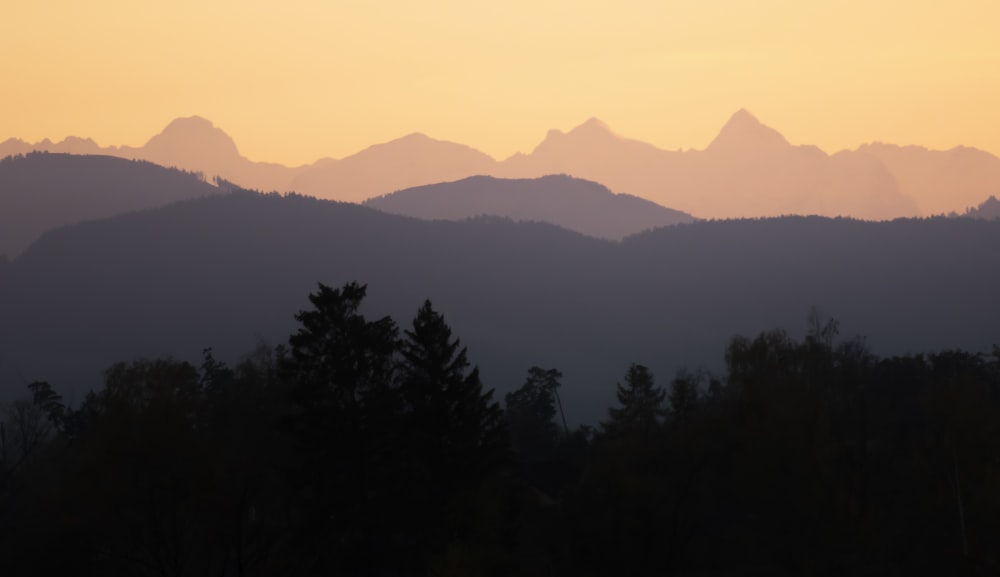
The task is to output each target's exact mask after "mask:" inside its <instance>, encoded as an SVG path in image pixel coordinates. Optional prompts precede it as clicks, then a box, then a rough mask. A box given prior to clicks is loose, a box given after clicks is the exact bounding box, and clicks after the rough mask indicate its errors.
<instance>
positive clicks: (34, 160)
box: [0, 153, 219, 257]
mask: <svg viewBox="0 0 1000 577" xmlns="http://www.w3.org/2000/svg"><path fill="white" fill-rule="evenodd" d="M218 193H219V189H218V188H217V187H215V186H213V185H211V184H208V183H207V182H204V181H203V180H201V179H200V178H199V177H198V176H197V175H194V174H191V173H187V172H183V171H180V170H175V169H167V168H163V167H162V166H158V165H155V164H152V163H149V162H137V161H130V160H123V159H120V158H114V157H110V156H81V155H70V154H49V153H30V154H28V155H26V156H11V157H7V158H5V159H2V160H0V254H7V255H9V256H11V257H14V256H16V255H18V254H19V253H20V252H21V251H23V250H24V249H25V248H26V247H27V246H28V245H29V244H30V243H31V242H33V241H34V240H35V239H36V238H38V237H39V236H40V235H41V234H42V233H44V232H45V231H47V230H49V229H52V228H56V227H59V226H64V225H67V224H74V223H77V222H81V221H84V220H90V219H95V218H104V217H108V216H113V215H116V214H121V213H123V212H130V211H135V210H141V209H145V208H153V207H157V206H162V205H165V204H170V203H172V202H175V201H178V200H182V199H186V198H195V197H199V196H206V195H211V194H218Z"/></svg>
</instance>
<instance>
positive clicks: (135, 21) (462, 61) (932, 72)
mask: <svg viewBox="0 0 1000 577" xmlns="http://www.w3.org/2000/svg"><path fill="white" fill-rule="evenodd" d="M998 29H1000V2H998V1H997V0H953V1H951V2H947V3H945V2H940V1H935V2H927V1H923V0H839V1H836V2H834V1H827V0H810V1H808V2H803V1H802V0H753V1H751V0H684V1H675V0H615V1H613V2H611V1H607V0H600V1H592V0H572V1H570V0H504V1H503V2H495V1H492V0H489V1H485V0H475V1H471V2H470V1H469V0H420V1H419V2H418V1H415V0H382V1H381V2H371V1H368V0H281V1H277V0H266V1H265V0H171V1H170V2H162V1H156V2H154V1H151V0H89V1H88V2H79V1H78V0H47V1H44V2H9V3H6V5H5V6H4V9H3V17H2V19H0V78H2V79H3V88H2V89H0V141H2V140H4V139H6V138H9V137H17V138H22V139H24V140H28V141H32V142H33V141H37V140H41V139H43V138H51V139H53V140H61V139H62V138H65V137H66V136H69V135H75V136H83V137H91V138H93V139H95V140H96V141H97V142H98V143H99V144H101V145H102V146H107V145H132V146H138V145H141V144H143V143H145V141H146V140H148V139H149V138H150V137H151V136H152V135H154V134H156V133H158V132H160V131H161V130H162V129H163V128H164V127H165V126H166V125H167V123H169V122H170V121H171V120H172V119H174V118H177V117H184V116H192V115H198V116H202V117H205V118H208V119H209V120H211V121H212V122H213V123H214V124H215V125H216V126H218V127H220V128H222V129H223V130H225V131H226V132H227V133H229V134H230V136H232V137H233V138H234V140H235V141H236V142H237V144H238V146H239V148H240V150H241V152H242V153H243V154H244V155H246V156H248V157H250V158H251V159H253V160H266V161H273V162H281V163H283V164H289V165H298V164H304V163H308V162H312V161H314V160H316V159H318V158H321V157H328V156H329V157H336V158H340V157H343V156H346V155H348V154H352V153H354V152H357V151H358V150H360V149H362V148H364V147H366V146H369V145H371V144H375V143H378V142H385V141H388V140H392V139H394V138H398V137H400V136H403V135H405V134H408V133H411V132H423V133H425V134H427V135H429V136H432V137H434V138H438V139H442V140H450V141H455V142H461V143H463V144H468V145H470V146H473V147H474V148H477V149H479V150H482V151H483V152H486V153H487V154H490V155H491V156H494V157H495V158H498V159H503V158H506V157H507V156H509V155H511V154H513V153H514V152H517V151H523V152H530V151H531V150H532V149H533V148H534V146H536V145H537V144H538V143H539V142H540V141H541V140H542V139H543V138H544V136H545V134H546V132H547V131H548V130H549V129H560V130H564V131H565V130H569V129H571V128H573V127H574V126H576V125H578V124H581V123H582V122H584V121H585V120H586V119H588V118H590V117H598V118H600V119H602V120H603V121H604V122H605V123H606V124H608V125H609V126H610V127H611V128H612V129H613V130H615V131H616V132H618V133H619V134H621V135H624V136H627V137H630V138H635V139H638V140H643V141H646V142H650V143H652V144H655V145H657V146H659V147H661V148H665V149H678V148H685V149H686V148H704V147H705V146H706V145H707V144H708V143H709V142H710V141H711V139H712V137H713V136H714V135H715V134H716V133H717V132H718V130H719V129H720V128H721V126H722V125H723V124H724V123H725V121H726V119H727V118H728V117H729V116H730V115H731V114H732V113H733V112H735V111H736V110H738V109H740V108H746V109H748V110H750V111H751V112H753V113H754V114H755V115H756V116H757V117H758V118H759V119H760V120H761V121H762V122H764V123H765V124H768V125H769V126H772V127H774V128H776V129H777V130H779V131H780V132H781V133H782V134H784V135H785V136H786V138H788V139H789V140H790V141H791V142H792V143H795V144H815V145H817V146H819V147H820V148H823V149H824V150H826V151H827V152H835V151H837V150H841V149H845V148H855V147H857V146H858V145H860V144H862V143H865V142H871V141H882V142H893V143H897V144H919V145H924V146H928V147H930V148H936V149H947V148H951V147H953V146H956V145H966V146H974V147H977V148H982V149H984V150H988V151H990V152H992V153H994V154H998V155H1000V112H998V108H1000V33H997V30H998Z"/></svg>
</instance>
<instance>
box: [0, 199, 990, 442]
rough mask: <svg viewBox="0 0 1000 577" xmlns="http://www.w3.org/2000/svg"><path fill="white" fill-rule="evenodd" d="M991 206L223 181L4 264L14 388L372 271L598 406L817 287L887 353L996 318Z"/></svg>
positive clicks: (410, 304)
mask: <svg viewBox="0 0 1000 577" xmlns="http://www.w3.org/2000/svg"><path fill="white" fill-rule="evenodd" d="M998 248H1000V223H994V222H985V221H979V220H971V219H945V218H940V219H930V220H900V221H894V222H886V223H871V222H860V221H854V220H846V219H824V218H818V217H815V218H802V217H794V218H781V219H770V220H743V221H722V222H698V223H694V224H687V225H679V226H675V227H669V228H665V229H660V230H656V231H653V232H649V233H645V234H642V235H638V236H634V237H630V238H627V239H625V240H624V241H623V242H622V243H612V242H607V241H601V240H597V239H593V238H589V237H585V236H582V235H579V234H576V233H573V232H569V231H566V230H563V229H560V228H558V227H555V226H551V225H546V224H537V223H515V222H512V221H509V220H505V219H498V218H480V219H473V220H470V221H463V222H448V221H435V222H431V221H421V220H416V219H410V218H405V217H400V216H393V215H386V214H382V213H379V212H377V211H375V210H373V209H369V208H366V207H362V206H358V205H351V204H340V203H333V202H328V201H318V200H314V199H310V198H305V197H300V196H294V195H293V196H288V197H281V196H277V195H257V194H252V193H233V194H229V195H220V196H214V197H207V198H203V199H198V200H191V201H185V202H180V203H176V204H173V205H170V206H166V207H162V208H159V209H154V210H149V211H145V212H140V213H133V214H127V215H123V216H119V217H114V218H110V219H107V220H102V221H93V222H88V223H84V224H79V225H75V226H71V227H66V228H62V229H59V230H57V231H54V232H52V233H49V234H47V235H46V236H44V237H43V238H42V239H41V240H40V241H39V242H37V243H36V244H35V245H33V246H32V247H31V248H30V249H29V250H28V251H27V252H25V253H24V254H23V255H22V256H20V257H19V258H17V259H15V260H14V261H12V262H11V263H9V264H8V265H7V266H6V267H5V268H6V270H0V273H2V276H0V318H3V319H4V322H3V323H2V324H0V377H2V379H3V382H2V387H3V389H2V390H3V391H4V395H5V396H10V395H13V394H15V393H16V392H17V391H19V390H21V389H22V388H23V386H24V384H26V383H27V382H30V381H31V380H35V379H47V380H49V381H51V382H53V383H54V384H56V385H57V386H58V387H61V388H62V389H63V390H64V391H65V390H70V389H72V390H73V391H75V392H74V393H73V394H75V395H76V398H77V399H79V398H80V396H81V395H82V394H83V391H84V390H85V389H87V388H90V387H94V386H98V385H99V384H100V382H101V375H100V371H101V370H103V369H104V368H105V367H107V366H108V365H109V364H110V363H112V362H114V361H117V360H128V359H132V358H135V357H137V356H146V357H152V356H162V355H174V356H176V357H179V358H184V359H189V360H193V361H196V360H197V359H198V358H200V352H201V349H202V348H204V347H209V346H211V347H214V349H215V351H216V355H217V356H218V357H220V358H227V359H233V358H235V357H236V356H238V355H240V354H242V353H245V352H247V351H249V350H250V349H251V347H252V346H253V345H254V344H255V342H256V341H257V340H261V339H263V340H266V341H267V342H269V343H270V344H272V345H274V344H279V343H282V342H285V340H286V339H287V337H288V335H289V334H290V333H291V332H292V330H293V329H294V328H295V322H294V320H293V315H294V313H296V312H297V311H299V310H301V309H303V308H306V307H307V306H308V300H307V298H306V297H307V295H308V294H309V293H310V292H312V291H314V290H315V289H316V283H317V281H320V282H323V283H325V284H328V285H332V286H337V285H341V284H343V283H345V282H348V281H352V280H358V281H361V282H364V283H368V285H369V292H368V294H369V297H368V299H367V300H366V303H365V307H366V308H365V310H364V313H365V314H366V315H368V316H370V317H380V316H382V315H387V314H388V315H392V316H393V318H395V319H397V320H398V321H400V322H401V323H407V322H408V321H409V320H410V319H412V318H413V316H414V314H415V313H416V311H417V308H418V307H419V305H420V303H422V302H423V299H424V298H430V299H431V300H432V301H433V302H434V306H435V308H436V309H437V310H439V311H441V312H442V313H444V315H445V316H446V319H447V321H448V322H449V324H450V325H451V326H452V328H453V329H454V331H455V334H456V335H458V336H459V337H460V338H462V340H463V343H464V344H466V345H468V347H469V355H470V360H471V361H472V362H474V363H478V364H479V365H480V367H481V368H482V375H483V379H484V382H485V383H486V385H487V386H489V387H496V388H497V390H498V392H500V393H503V392H505V391H509V390H511V389H513V388H516V387H517V386H519V385H520V384H521V383H522V382H523V380H524V376H525V373H526V370H527V369H528V367H530V366H532V365H541V366H543V367H555V368H558V369H561V370H562V371H563V372H564V373H565V378H564V391H563V401H564V403H565V405H566V412H567V416H568V418H569V419H570V420H571V421H574V422H581V421H583V422H594V421H596V420H598V419H600V418H602V417H603V416H604V415H603V411H604V409H605V408H606V407H607V406H608V405H609V404H611V401H612V398H613V391H614V384H615V383H616V382H617V381H619V380H621V376H622V374H623V372H624V371H625V369H626V368H627V367H628V366H629V363H631V362H639V363H643V364H646V365H648V366H649V367H650V368H651V369H652V370H653V371H654V373H655V374H656V375H657V376H658V377H659V379H660V380H661V381H662V382H666V381H667V380H668V379H669V377H671V376H672V372H673V371H674V370H675V369H677V368H678V367H679V366H681V365H687V366H689V367H691V368H696V367H698V366H705V367H708V368H719V367H720V366H721V364H722V353H723V348H724V346H725V345H726V342H727V340H728V339H729V338H730V337H731V336H732V335H734V334H736V333H741V334H746V335H752V334H756V333H757V332H758V331H760V330H762V329H766V328H771V327H778V326H780V327H803V329H804V325H805V319H806V317H807V314H808V312H809V309H810V307H811V306H814V305H815V306H818V307H819V308H820V309H822V310H823V311H825V312H826V313H828V314H830V315H832V316H834V317H836V318H837V319H839V320H840V322H841V326H842V327H843V329H844V333H845V334H847V335H848V336H850V335H854V334H861V335H867V336H868V342H869V345H870V346H871V347H872V348H873V350H874V351H876V352H877V353H880V354H892V353H897V352H906V351H914V352H917V351H925V350H933V349H941V348H946V347H961V348H964V349H966V350H972V351H982V350H989V348H990V346H991V344H992V343H994V342H997V340H998V339H1000V333H998V331H997V327H998V326H1000V307H997V306H996V304H997V296H996V295H998V294H1000V250H997V249H998Z"/></svg>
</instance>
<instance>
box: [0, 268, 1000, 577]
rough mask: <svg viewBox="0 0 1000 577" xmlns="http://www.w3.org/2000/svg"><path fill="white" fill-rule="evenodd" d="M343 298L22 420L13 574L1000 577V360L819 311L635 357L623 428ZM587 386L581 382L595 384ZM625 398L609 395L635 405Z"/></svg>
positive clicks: (3, 524) (6, 526)
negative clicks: (691, 359)
mask: <svg viewBox="0 0 1000 577" xmlns="http://www.w3.org/2000/svg"><path fill="white" fill-rule="evenodd" d="M365 292H366V291H365V287H364V286H361V285H357V284H348V285H345V286H344V287H341V288H339V289H333V288H330V287H326V286H323V285H320V287H319V290H318V291H317V292H316V293H314V294H312V295H310V302H311V305H312V307H311V308H310V309H309V310H306V311H302V312H300V313H299V314H298V315H297V316H296V318H297V320H298V321H299V323H300V328H299V330H298V331H297V332H296V333H295V334H294V335H292V336H291V338H290V339H289V343H288V346H287V347H283V346H282V347H278V348H276V349H271V348H268V347H264V346H262V347H260V348H259V349H258V350H256V351H254V352H253V353H251V354H249V355H247V357H246V358H245V359H244V360H243V361H242V362H240V363H239V364H237V365H236V366H234V367H229V366H226V365H225V364H223V363H220V362H218V361H217V360H216V359H215V358H214V357H213V356H212V353H211V351H210V350H207V351H206V353H205V357H204V360H203V363H202V364H201V366H200V367H195V366H193V365H191V364H189V363H186V362H183V361H177V360H172V359H156V360H137V361H133V362H131V363H118V364H116V365H114V366H112V367H110V368H109V369H108V370H107V372H106V374H105V383H104V386H103V388H101V389H99V390H95V391H94V392H92V393H90V394H88V395H87V396H86V398H84V399H83V400H82V402H80V403H79V404H78V405H77V406H70V404H68V403H66V402H65V401H64V400H63V399H62V398H61V397H60V396H59V395H58V394H57V393H56V392H55V391H54V389H53V388H52V387H51V386H50V385H49V384H47V383H34V384H32V385H31V386H30V388H29V390H28V391H27V396H26V397H25V398H24V399H21V400H18V401H16V402H14V403H11V404H9V405H7V406H6V408H5V410H4V413H3V415H2V423H3V427H2V429H0V432H2V435H0V440H2V447H0V448H2V451H0V571H2V573H3V574H4V575H35V574H57V573H65V574H69V573H70V572H72V574H76V575H223V576H225V575H239V576H243V575H331V574H337V575H573V576H588V575H594V576H602V575H671V574H674V575H698V574H706V575H708V574H711V575H747V574H788V575H801V574H824V575H826V574H828V575H835V574H851V575H857V574H872V575H875V574H878V575H885V574H899V575H903V574H914V573H916V574H970V575H974V574H996V573H997V572H998V570H1000V565H998V560H1000V556H998V547H997V543H1000V349H995V350H994V353H993V355H992V356H985V355H981V354H973V353H968V352H964V351H943V352H938V353H934V354H928V355H909V356H903V357H893V358H878V357H876V356H875V355H873V354H871V353H870V352H868V351H867V350H866V348H865V346H864V344H863V342H861V341H859V340H844V341H838V340H837V325H836V323H835V322H832V321H830V322H825V321H823V320H822V319H820V318H819V317H818V315H814V316H813V317H811V319H810V329H809V332H808V334H807V335H806V337H805V338H804V339H802V340H796V339H794V338H792V337H791V336H790V335H789V334H788V333H786V332H784V331H781V330H775V331H769V332H765V333H762V334H760V335H758V336H757V337H755V338H746V337H739V336H738V337H735V338H733V339H732V341H731V342H730V343H729V345H728V346H727V348H726V351H725V359H726V374H725V375H722V376H713V375H708V374H702V373H691V372H681V373H679V374H677V375H676V376H675V377H674V378H673V379H671V380H669V382H668V383H667V384H666V386H661V385H657V382H656V379H655V377H654V375H653V374H652V373H651V372H650V371H649V370H648V369H647V368H646V367H645V366H643V365H640V364H633V365H631V366H630V367H628V368H627V370H626V371H625V372H624V375H623V380H622V381H621V382H620V383H618V384H617V392H618V397H617V398H618V403H617V405H616V406H614V407H611V408H609V410H608V419H607V420H606V421H605V422H604V423H602V424H601V425H600V426H599V427H598V428H597V429H592V428H590V427H580V428H579V429H577V430H570V429H569V428H568V427H567V424H566V421H565V419H564V418H563V417H562V414H561V403H560V398H559V389H560V388H563V387H564V385H563V383H562V382H561V379H562V374H561V373H560V372H559V371H558V370H556V369H544V368H541V367H532V368H531V369H529V370H528V372H527V377H526V380H525V382H524V384H523V385H522V386H521V387H520V388H518V389H516V390H514V391H512V392H511V393H509V394H507V395H506V397H505V399H504V400H505V405H506V410H505V411H501V408H500V406H499V404H498V403H497V402H495V401H494V400H493V398H492V391H491V390H489V389H487V388H486V387H485V386H484V384H483V383H482V382H481V381H480V378H479V374H478V371H477V369H476V368H475V367H474V366H472V365H471V364H470V361H469V358H468V352H467V351H466V349H465V348H463V347H462V346H461V343H460V341H459V340H458V339H457V338H455V337H454V336H453V335H452V333H451V329H450V328H449V326H448V325H447V323H446V322H445V319H444V317H443V316H442V315H441V314H440V313H438V312H437V311H435V310H434V308H433V306H432V304H431V303H430V302H429V301H428V302H425V303H424V304H423V305H422V306H421V307H420V308H419V309H418V311H417V313H416V316H415V318H414V320H413V322H412V325H411V326H410V328H407V329H405V330H403V331H400V330H399V328H398V326H397V325H396V323H395V321H393V320H392V319H391V318H388V317H386V318H381V319H376V320H370V319H368V318H366V317H365V316H364V315H363V314H362V313H361V309H362V305H363V301H364V298H365ZM568 386H572V385H571V384H569V385H568ZM613 386H615V384H614V383H609V388H610V387H613Z"/></svg>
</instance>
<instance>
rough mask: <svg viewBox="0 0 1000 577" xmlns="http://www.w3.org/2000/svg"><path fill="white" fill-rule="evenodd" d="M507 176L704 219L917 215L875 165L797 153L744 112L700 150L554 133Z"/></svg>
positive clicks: (597, 133) (601, 132)
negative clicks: (619, 195)
mask: <svg viewBox="0 0 1000 577" xmlns="http://www.w3.org/2000/svg"><path fill="white" fill-rule="evenodd" d="M501 173H502V174H506V175H508V176H519V177H531V176H539V175H540V174H541V173H566V174H571V175H573V176H577V177H580V178H586V179H590V180H595V181H598V182H601V183H602V184H605V185H607V186H608V187H609V188H610V189H612V190H614V191H616V192H628V193H630V194H634V195H636V196H640V197H642V198H646V199H649V200H652V201H653V202H656V203H658V204H661V205H664V206H670V207H672V208H675V209H678V210H682V211H684V212H687V213H690V214H693V215H695V216H698V217H704V218H740V217H761V216H777V215H781V214H818V215H825V216H840V215H844V216H854V217H858V218H865V219H873V220H882V219H889V218H894V217H900V216H916V215H918V214H920V210H919V208H918V207H917V205H916V204H915V203H914V202H913V201H912V200H911V199H909V198H907V197H906V195H905V194H903V193H902V192H901V191H900V190H899V188H898V186H897V185H896V183H895V181H894V180H893V178H892V175H891V174H890V173H889V172H888V171H887V170H885V169H884V168H883V167H882V166H881V165H880V164H879V162H878V160H877V159H875V158H873V157H866V156H864V155H852V156H843V155H834V156H832V157H831V156H828V155H826V154H825V153H824V152H823V151H821V150H819V149H818V148H816V147H812V146H792V145H791V144H789V143H788V141H787V140H785V138H784V137H783V136H781V134H779V133H778V132H777V131H775V130H774V129H772V128H769V127H767V126H764V125H763V124H761V123H760V122H759V121H758V120H757V119H756V118H755V117H754V116H753V115H752V114H750V113H749V112H747V111H745V110H740V111H738V112H736V113H735V114H734V115H733V116H732V117H731V118H730V119H729V121H728V122H727V123H726V124H725V126H723V128H722V130H721V131H720V132H719V134H718V136H717V137H716V138H715V139H714V140H713V141H712V143H711V144H710V145H709V146H708V148H706V149H705V150H703V151H697V150H689V151H684V152H680V151H674V152H671V151H666V150H661V149H658V148H655V147H653V146H651V145H648V144H645V143H641V142H637V141H634V140H628V139H625V138H621V137H619V136H617V135H615V134H613V133H612V132H611V131H610V130H608V129H607V128H606V127H605V126H604V125H603V124H602V123H600V122H599V121H596V120H593V119H592V120H590V121H588V122H587V123H585V124H584V125H582V126H580V127H579V128H576V129H574V130H572V131H570V132H569V133H568V134H562V133H560V132H550V133H549V136H548V137H547V138H546V140H545V142H543V143H542V144H541V145H539V147H538V148H536V149H535V151H534V152H533V153H532V154H531V155H527V156H523V155H522V156H514V157H512V158H510V159H508V160H507V161H506V162H505V163H504V167H503V169H502V170H501Z"/></svg>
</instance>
